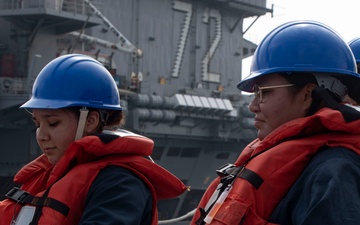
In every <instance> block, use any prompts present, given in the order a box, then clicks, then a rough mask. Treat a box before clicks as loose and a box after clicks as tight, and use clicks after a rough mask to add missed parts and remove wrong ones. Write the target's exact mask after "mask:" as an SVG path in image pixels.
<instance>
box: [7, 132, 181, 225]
mask: <svg viewBox="0 0 360 225" xmlns="http://www.w3.org/2000/svg"><path fill="white" fill-rule="evenodd" d="M152 148H153V141H152V140H150V139H148V138H145V137H142V136H138V135H135V136H131V135H130V136H126V137H119V138H116V139H115V140H113V141H111V142H109V143H103V142H102V141H101V140H100V138H99V137H97V136H87V137H84V138H82V139H80V140H78V141H76V142H74V143H73V144H72V145H71V146H70V147H69V148H68V149H67V151H66V153H65V155H64V156H63V157H62V158H61V159H60V160H59V162H58V163H57V164H56V165H55V166H54V167H52V166H51V165H50V164H49V163H48V161H47V157H46V156H45V155H41V156H40V157H39V158H37V159H36V160H34V161H33V162H31V163H29V164H28V165H27V166H25V167H24V168H23V169H21V170H20V171H19V172H18V174H17V175H16V176H15V178H14V181H15V182H19V183H22V186H21V190H24V191H26V192H29V193H30V194H31V195H33V196H36V197H41V196H43V195H44V192H45V191H46V190H49V191H48V194H47V199H54V200H56V201H58V202H60V203H61V204H62V205H63V206H66V207H67V208H68V213H67V215H64V213H62V212H61V210H60V211H59V210H56V209H54V208H51V207H46V206H45V207H43V209H42V215H41V217H40V219H39V222H38V224H39V225H42V224H51V225H57V224H58V225H64V224H69V225H71V224H78V222H79V221H80V218H81V215H82V212H83V210H84V204H85V198H86V196H87V193H88V190H89V188H90V186H91V184H92V183H93V181H94V179H95V178H96V176H97V175H98V173H99V172H100V171H101V169H103V168H105V167H106V166H109V165H115V166H120V167H123V168H127V169H128V170H130V171H132V172H133V173H135V174H136V175H137V176H139V177H140V178H141V179H142V180H143V181H144V182H145V183H146V184H147V186H148V187H149V189H150V191H151V193H152V199H153V204H152V206H153V207H152V209H153V212H152V219H153V220H152V224H154V225H155V224H157V223H158V219H157V200H158V199H164V198H173V197H176V196H178V195H180V194H181V193H183V192H184V191H185V190H186V187H185V185H184V184H183V183H182V182H181V181H180V180H179V179H178V178H176V177H175V176H174V175H172V174H171V173H170V172H168V171H167V170H165V169H164V168H162V167H160V166H159V165H157V164H155V163H153V162H151V161H150V160H148V159H145V158H144V157H143V156H145V155H149V154H150V153H151V151H152ZM72 164H74V165H72ZM119 204H121V203H119ZM20 208H21V207H20V206H19V205H16V202H14V201H13V200H10V199H7V200H4V201H2V202H1V203H0V218H1V220H0V225H5V224H6V225H9V224H10V222H11V220H12V218H13V216H14V212H15V214H17V213H18V212H19V210H20Z"/></svg>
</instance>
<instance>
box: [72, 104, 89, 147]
mask: <svg viewBox="0 0 360 225" xmlns="http://www.w3.org/2000/svg"><path fill="white" fill-rule="evenodd" d="M88 113H89V110H88V109H87V108H86V107H83V108H81V109H80V116H79V122H78V127H77V130H76V136H75V141H76V140H79V139H80V138H82V137H83V136H84V128H85V123H86V118H87V115H88Z"/></svg>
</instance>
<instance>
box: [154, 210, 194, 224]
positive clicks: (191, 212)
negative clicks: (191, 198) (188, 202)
mask: <svg viewBox="0 0 360 225" xmlns="http://www.w3.org/2000/svg"><path fill="white" fill-rule="evenodd" d="M195 211H196V208H195V209H193V210H192V211H190V212H188V213H186V214H185V215H183V216H180V217H177V218H173V219H169V220H160V221H159V224H169V223H174V222H178V221H180V220H183V219H186V218H188V217H192V216H193V215H194V214H195Z"/></svg>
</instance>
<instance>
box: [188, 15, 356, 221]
mask: <svg viewBox="0 0 360 225" xmlns="http://www.w3.org/2000/svg"><path fill="white" fill-rule="evenodd" d="M237 87H238V89H239V90H241V91H246V92H250V93H254V96H255V97H254V99H253V101H252V102H251V103H250V105H249V110H250V111H251V112H253V113H254V126H255V128H256V129H257V131H258V133H257V134H258V137H257V138H256V139H255V140H254V141H253V142H251V143H250V144H249V145H248V146H247V147H246V148H245V149H243V150H242V152H241V154H240V156H239V157H238V159H237V160H236V162H235V163H234V164H228V165H226V166H224V167H222V168H220V169H219V170H217V172H218V174H219V177H218V178H217V179H215V180H214V181H213V182H212V183H211V185H210V186H209V187H208V189H207V191H206V192H205V194H204V195H203V198H202V200H201V202H200V203H199V206H198V209H197V211H196V213H195V215H194V217H193V219H192V222H191V224H198V225H201V224H229V225H230V224H231V225H233V224H242V225H255V224H256V225H257V224H264V225H265V224H267V225H273V224H281V225H320V224H326V225H332V224H334V225H335V224H336V225H339V224H346V225H355V224H356V225H358V224H359V221H360V194H359V193H360V156H359V154H360V141H359V140H360V113H359V112H358V111H357V110H356V109H354V108H352V107H349V106H348V105H345V104H342V101H343V98H344V97H345V96H346V95H349V96H350V97H351V98H353V99H360V92H359V91H357V90H360V89H359V87H360V75H359V74H358V73H357V71H356V62H355V59H354V56H353V54H352V52H351V50H350V48H349V47H348V45H347V44H346V43H345V42H344V40H343V39H342V38H341V37H340V35H339V34H338V33H337V32H335V31H334V30H333V29H331V28H330V27H328V26H326V25H324V24H321V23H318V22H315V21H293V22H288V23H285V24H283V25H281V26H279V27H278V28H276V29H274V30H273V31H271V32H270V33H269V34H268V35H267V36H266V37H265V38H264V39H263V40H262V42H261V43H260V44H259V46H258V48H257V50H256V52H255V54H254V57H253V61H252V66H251V73H250V75H249V76H248V77H246V78H245V79H243V80H241V81H240V82H239V83H238V85H237Z"/></svg>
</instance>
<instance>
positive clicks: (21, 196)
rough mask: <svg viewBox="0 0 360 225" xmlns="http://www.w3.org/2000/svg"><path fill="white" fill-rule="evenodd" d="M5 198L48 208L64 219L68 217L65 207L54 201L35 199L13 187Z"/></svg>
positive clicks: (67, 208)
mask: <svg viewBox="0 0 360 225" xmlns="http://www.w3.org/2000/svg"><path fill="white" fill-rule="evenodd" d="M5 196H6V197H7V198H9V199H11V200H13V201H15V202H17V203H20V204H29V205H34V206H40V207H43V206H46V207H49V208H51V209H54V210H56V211H58V212H59V213H61V214H63V215H64V216H65V217H66V216H67V215H68V213H69V210H70V208H69V207H68V206H67V205H65V204H64V203H62V202H60V201H58V200H56V199H53V198H42V197H35V196H32V195H30V193H28V192H26V191H24V190H21V189H19V188H18V187H13V188H12V189H11V190H10V191H9V192H8V193H7V194H6V195H5Z"/></svg>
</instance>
